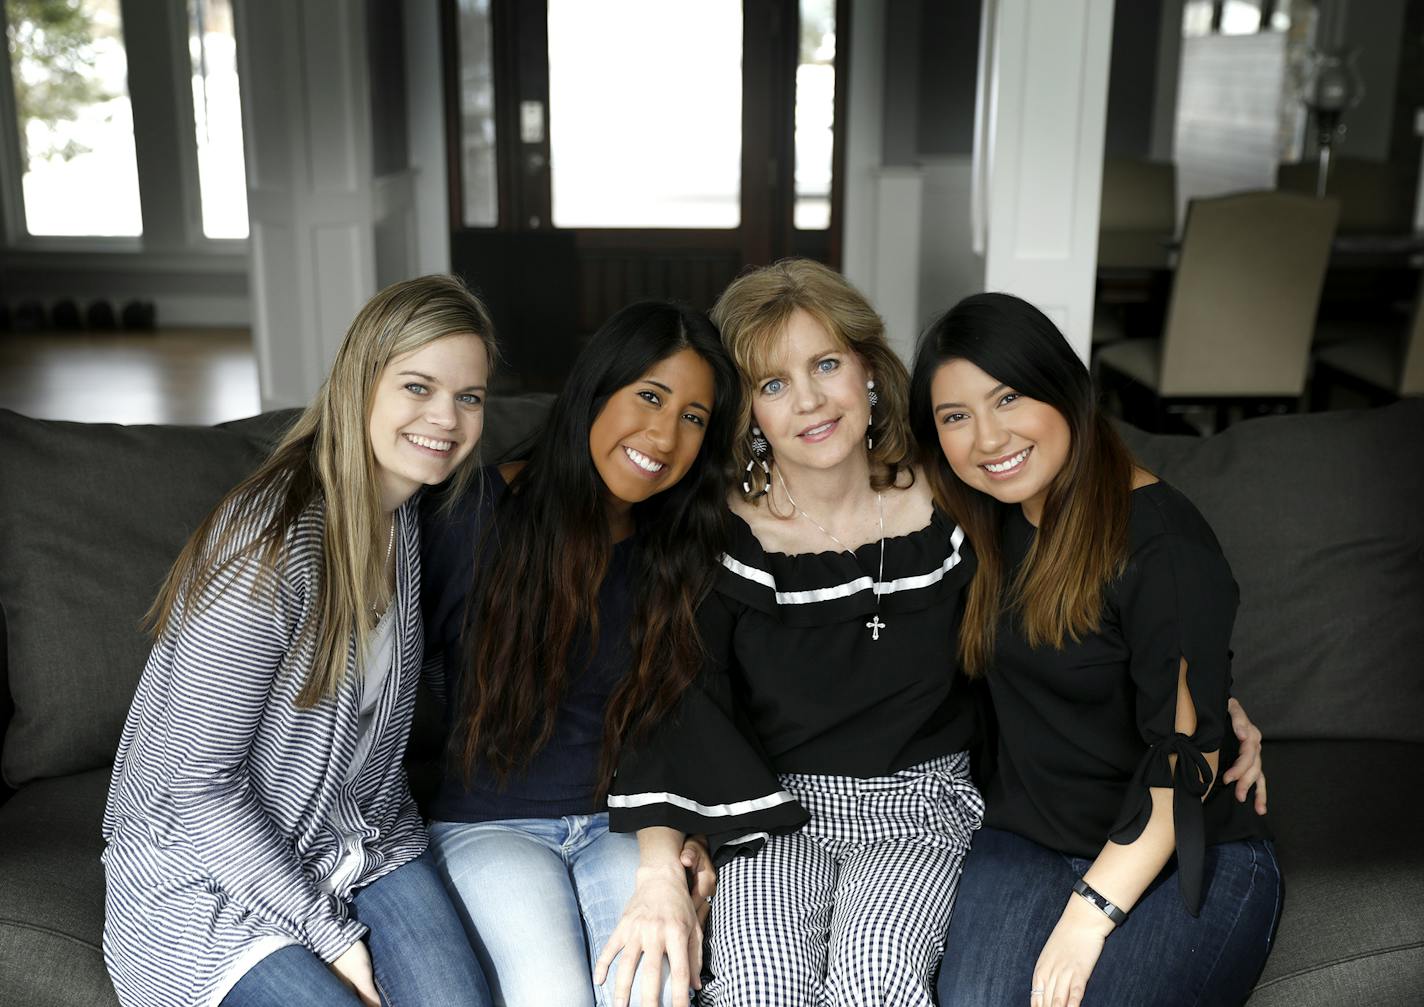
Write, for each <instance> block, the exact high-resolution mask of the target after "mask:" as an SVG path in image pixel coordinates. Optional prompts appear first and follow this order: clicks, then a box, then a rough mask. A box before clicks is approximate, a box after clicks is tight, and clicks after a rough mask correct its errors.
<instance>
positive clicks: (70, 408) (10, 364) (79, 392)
mask: <svg viewBox="0 0 1424 1007" xmlns="http://www.w3.org/2000/svg"><path fill="white" fill-rule="evenodd" d="M0 408H5V409H13V410H15V411H16V412H20V413H24V414H25V415H27V416H33V417H36V418H39V419H47V420H79V421H82V422H85V423H194V424H211V423H221V422H223V421H224V420H233V419H238V418H240V417H243V416H251V415H253V414H254V413H257V412H259V411H260V409H261V406H260V399H259V396H258V391H257V359H256V357H255V355H254V353H253V349H252V337H251V334H250V333H249V332H248V330H247V329H162V330H159V331H158V332H144V333H136V332H38V333H35V332H29V333H15V332H0Z"/></svg>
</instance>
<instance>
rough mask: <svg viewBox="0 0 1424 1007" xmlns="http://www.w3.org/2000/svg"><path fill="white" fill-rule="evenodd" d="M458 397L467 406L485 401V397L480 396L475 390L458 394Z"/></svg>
mask: <svg viewBox="0 0 1424 1007" xmlns="http://www.w3.org/2000/svg"><path fill="white" fill-rule="evenodd" d="M456 398H457V399H459V400H460V401H461V402H463V403H464V404H465V405H467V406H477V405H479V404H480V403H481V402H483V401H484V399H482V398H480V396H479V395H477V394H476V393H475V392H466V393H465V394H463V395H457V396H456Z"/></svg>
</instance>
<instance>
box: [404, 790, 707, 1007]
mask: <svg viewBox="0 0 1424 1007" xmlns="http://www.w3.org/2000/svg"><path fill="white" fill-rule="evenodd" d="M430 840H431V842H430V847H431V850H432V852H433V853H434V855H435V858H436V862H437V864H439V866H440V870H441V872H442V874H443V875H444V878H445V883H446V884H447V885H448V886H449V888H450V891H451V892H452V893H453V894H454V896H455V903H456V908H457V909H458V910H459V911H460V915H461V916H462V918H463V919H464V922H465V929H466V932H467V933H468V934H469V938H470V943H471V944H473V945H474V947H475V952H476V953H477V954H478V955H479V958H480V963H481V964H482V965H483V966H484V970H485V974H486V975H487V976H489V980H490V989H491V990H492V991H493V993H494V999H495V1003H496V1004H507V1005H509V1007H528V1005H540V1004H548V1005H550V1007H594V1005H595V1004H596V1005H597V1007H606V1005H608V1004H611V1003H612V1000H613V990H614V976H615V969H616V968H617V966H618V964H619V963H618V962H617V961H616V960H615V962H614V968H613V969H610V970H609V974H608V975H609V978H608V981H607V982H606V983H604V984H603V986H602V987H599V988H595V987H594V985H593V980H592V978H591V971H592V963H593V961H594V960H595V959H597V957H598V955H599V952H601V951H602V950H603V945H604V944H606V943H607V942H608V938H609V936H610V935H611V934H612V933H613V930H614V928H615V927H616V926H617V925H618V921H619V919H621V918H622V916H623V908H624V906H625V905H627V903H628V899H629V898H630V897H631V896H632V894H633V886H634V882H635V881H636V878H637V871H638V841H637V839H636V838H635V837H634V836H632V835H625V834H620V833H614V832H609V831H608V816H607V815H606V814H599V815H571V816H568V817H565V818H520V819H510V820H506V821H499V822H431V823H430ZM667 971H668V970H667V967H666V965H664V966H663V967H662V976H661V979H662V980H663V987H664V988H663V990H662V997H663V1002H664V1003H672V1002H674V1001H673V1000H671V999H669V996H668V992H667V990H666V980H667ZM643 972H644V969H643V968H642V967H641V966H640V967H639V969H638V975H637V978H636V980H635V982H634V986H633V999H632V1002H633V1003H634V1004H636V1003H638V1002H639V1000H638V996H639V988H640V986H641V984H642V982H643V980H644V976H643ZM676 1003H678V1004H680V1005H685V1004H686V1003H687V995H686V994H685V993H684V994H683V996H682V997H681V998H680V999H677V1000H676Z"/></svg>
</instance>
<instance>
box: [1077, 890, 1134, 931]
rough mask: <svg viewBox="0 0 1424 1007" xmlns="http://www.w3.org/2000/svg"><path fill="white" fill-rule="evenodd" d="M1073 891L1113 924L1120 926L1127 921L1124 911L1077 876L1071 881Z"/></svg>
mask: <svg viewBox="0 0 1424 1007" xmlns="http://www.w3.org/2000/svg"><path fill="white" fill-rule="evenodd" d="M1073 893H1074V894H1075V895H1080V896H1082V898H1083V901H1085V902H1087V903H1088V904H1089V905H1090V906H1092V907H1093V908H1095V909H1097V910H1098V911H1099V912H1101V913H1102V914H1103V915H1104V916H1106V917H1107V918H1108V919H1110V920H1112V921H1113V925H1114V926H1119V927H1120V926H1122V925H1123V924H1124V923H1126V922H1127V913H1126V912H1124V911H1123V910H1122V909H1120V908H1118V907H1117V906H1116V905H1114V904H1113V903H1112V902H1111V901H1109V899H1108V898H1107V897H1106V896H1104V895H1103V894H1102V893H1101V892H1099V891H1098V890H1097V889H1095V888H1094V887H1093V886H1092V885H1090V884H1088V883H1087V882H1086V881H1084V880H1083V879H1082V878H1079V879H1078V880H1077V881H1075V882H1074V883H1073Z"/></svg>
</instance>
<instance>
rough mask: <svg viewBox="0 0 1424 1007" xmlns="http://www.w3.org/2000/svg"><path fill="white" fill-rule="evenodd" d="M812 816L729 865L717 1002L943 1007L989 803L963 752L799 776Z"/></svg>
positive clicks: (708, 993) (742, 1006) (721, 905)
mask: <svg viewBox="0 0 1424 1007" xmlns="http://www.w3.org/2000/svg"><path fill="white" fill-rule="evenodd" d="M781 782H782V785H783V786H784V787H785V788H786V789H787V790H788V791H790V792H791V793H792V794H794V795H795V796H796V797H797V799H798V800H800V801H801V803H802V805H804V806H805V808H806V810H807V811H809V812H810V813H811V820H810V822H808V823H807V824H806V826H805V827H804V828H802V829H801V830H800V831H799V832H796V833H794V834H792V835H787V836H773V837H772V838H771V839H770V840H768V841H767V844H766V846H765V847H764V848H763V849H762V850H761V851H760V852H759V853H757V854H756V855H755V856H748V857H736V858H734V859H732V860H731V861H730V862H728V863H727V864H726V865H725V866H723V867H722V869H721V872H720V877H719V879H718V883H717V896H716V898H715V899H713V901H712V918H711V921H710V926H709V932H710V937H709V942H708V943H709V963H708V964H709V970H710V971H711V972H712V973H713V975H714V978H713V979H712V980H711V981H710V982H708V983H707V984H706V985H705V986H704V987H703V989H702V993H701V996H700V999H699V1001H698V1002H699V1003H700V1004H702V1005H703V1007H753V1005H755V1007H851V1005H856V1007H859V1005H865V1007H871V1005H874V1007H882V1005H887V1004H893V1005H895V1007H933V1004H934V994H933V987H932V985H931V981H932V978H933V975H934V971H935V969H936V968H937V967H938V966H939V960H940V957H941V955H942V954H943V951H944V934H945V928H946V927H948V925H949V914H950V910H951V909H952V908H953V907H954V895H955V892H956V890H957V889H958V887H959V875H960V869H961V865H962V864H963V861H964V856H965V854H966V853H968V852H969V842H970V839H971V837H972V835H973V833H974V830H975V829H977V828H978V827H979V822H980V820H981V819H982V817H983V814H984V802H983V800H982V799H981V798H980V796H979V792H978V791H977V790H976V789H975V788H974V784H973V783H972V782H971V781H970V779H969V757H968V755H967V754H965V753H963V752H960V753H957V754H955V755H950V756H945V757H943V758H939V759H934V760H931V761H929V762H925V763H921V764H920V765H918V766H913V767H911V768H909V769H906V770H902V771H901V772H899V773H896V774H895V775H893V776H883V777H876V778H872V779H868V780H863V779H856V778H854V777H847V776H809V775H802V774H786V775H783V776H782V777H781Z"/></svg>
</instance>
